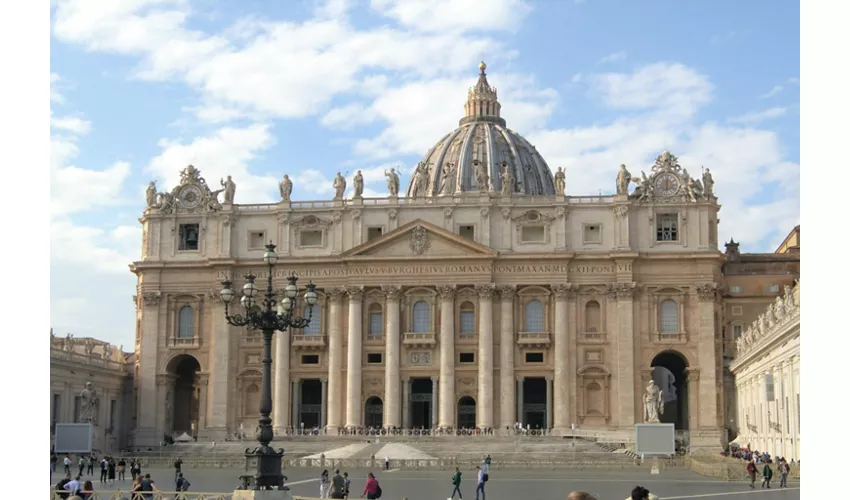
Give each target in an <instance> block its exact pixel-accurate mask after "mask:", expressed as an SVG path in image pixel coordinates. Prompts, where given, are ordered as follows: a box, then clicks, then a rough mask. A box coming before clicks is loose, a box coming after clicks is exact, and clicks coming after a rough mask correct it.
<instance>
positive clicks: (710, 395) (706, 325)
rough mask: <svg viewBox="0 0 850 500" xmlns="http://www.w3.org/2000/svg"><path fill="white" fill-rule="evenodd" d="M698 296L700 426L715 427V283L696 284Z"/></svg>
mask: <svg viewBox="0 0 850 500" xmlns="http://www.w3.org/2000/svg"><path fill="white" fill-rule="evenodd" d="M697 295H698V296H699V332H698V333H697V336H698V339H699V344H698V347H697V357H698V358H699V366H700V368H702V374H701V376H700V379H699V380H700V381H699V400H700V413H699V415H700V419H699V428H700V429H718V428H719V422H720V418H719V415H718V414H717V372H718V370H717V369H716V366H717V356H716V352H715V345H714V339H715V326H714V302H715V300H716V296H717V284H716V283H701V284H699V285H697Z"/></svg>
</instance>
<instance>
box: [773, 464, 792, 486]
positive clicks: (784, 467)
mask: <svg viewBox="0 0 850 500" xmlns="http://www.w3.org/2000/svg"><path fill="white" fill-rule="evenodd" d="M776 468H777V469H778V470H779V487H780V488H787V487H788V473H789V472H791V467H790V466H789V465H788V462H786V461H785V459H784V458H783V459H781V460H780V461H779V465H778V466H777V467H776Z"/></svg>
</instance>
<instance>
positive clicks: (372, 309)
mask: <svg viewBox="0 0 850 500" xmlns="http://www.w3.org/2000/svg"><path fill="white" fill-rule="evenodd" d="M383 333H384V312H383V310H382V309H381V304H372V305H370V306H369V335H375V336H376V337H380V336H381V335H382V334H383Z"/></svg>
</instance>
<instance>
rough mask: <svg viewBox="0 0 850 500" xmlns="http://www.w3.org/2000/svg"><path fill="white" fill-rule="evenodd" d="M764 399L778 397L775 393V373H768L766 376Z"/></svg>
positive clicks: (768, 399) (770, 399)
mask: <svg viewBox="0 0 850 500" xmlns="http://www.w3.org/2000/svg"><path fill="white" fill-rule="evenodd" d="M764 399H766V400H767V401H773V400H774V399H776V397H775V396H774V395H773V374H772V373H768V374H767V375H765V376H764Z"/></svg>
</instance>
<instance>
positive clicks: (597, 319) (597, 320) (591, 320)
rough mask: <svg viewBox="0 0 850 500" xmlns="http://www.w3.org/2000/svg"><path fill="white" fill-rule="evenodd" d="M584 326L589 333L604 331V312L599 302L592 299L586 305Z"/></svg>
mask: <svg viewBox="0 0 850 500" xmlns="http://www.w3.org/2000/svg"><path fill="white" fill-rule="evenodd" d="M584 326H585V331H586V332H588V333H597V332H600V331H602V313H601V309H600V307H599V302H596V301H595V300H591V301H590V302H588V303H587V304H585V306H584Z"/></svg>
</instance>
